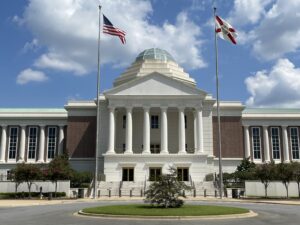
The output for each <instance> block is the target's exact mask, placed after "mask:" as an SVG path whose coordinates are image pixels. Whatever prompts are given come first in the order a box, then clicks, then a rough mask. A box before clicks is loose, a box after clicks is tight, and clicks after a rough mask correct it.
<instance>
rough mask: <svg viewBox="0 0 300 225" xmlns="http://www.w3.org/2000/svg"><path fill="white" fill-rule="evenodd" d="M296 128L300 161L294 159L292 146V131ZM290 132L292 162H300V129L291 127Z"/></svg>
mask: <svg viewBox="0 0 300 225" xmlns="http://www.w3.org/2000/svg"><path fill="white" fill-rule="evenodd" d="M293 128H295V129H296V130H297V142H298V155H299V158H298V159H295V158H294V157H293V145H292V129H293ZM289 132H290V135H289V138H290V152H291V158H292V160H296V161H300V142H299V127H296V126H294V127H289Z"/></svg>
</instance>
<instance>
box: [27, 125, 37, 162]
mask: <svg viewBox="0 0 300 225" xmlns="http://www.w3.org/2000/svg"><path fill="white" fill-rule="evenodd" d="M36 149H37V127H29V137H28V159H35V157H36Z"/></svg>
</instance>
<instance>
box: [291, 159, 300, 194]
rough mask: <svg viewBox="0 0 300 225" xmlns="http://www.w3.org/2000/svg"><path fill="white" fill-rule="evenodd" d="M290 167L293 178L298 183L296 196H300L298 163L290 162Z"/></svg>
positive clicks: (299, 168) (299, 165)
mask: <svg viewBox="0 0 300 225" xmlns="http://www.w3.org/2000/svg"><path fill="white" fill-rule="evenodd" d="M291 167H292V171H293V180H294V181H296V183H297V185H298V197H299V198H300V163H299V162H292V163H291Z"/></svg>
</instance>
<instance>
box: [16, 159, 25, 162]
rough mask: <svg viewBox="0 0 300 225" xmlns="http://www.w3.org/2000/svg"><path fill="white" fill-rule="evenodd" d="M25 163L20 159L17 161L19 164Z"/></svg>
mask: <svg viewBox="0 0 300 225" xmlns="http://www.w3.org/2000/svg"><path fill="white" fill-rule="evenodd" d="M23 162H25V161H24V159H20V160H18V161H17V163H23Z"/></svg>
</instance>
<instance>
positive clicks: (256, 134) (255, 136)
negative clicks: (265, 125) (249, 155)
mask: <svg viewBox="0 0 300 225" xmlns="http://www.w3.org/2000/svg"><path fill="white" fill-rule="evenodd" d="M252 150H253V159H261V153H260V152H261V142H260V128H259V127H252Z"/></svg>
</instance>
